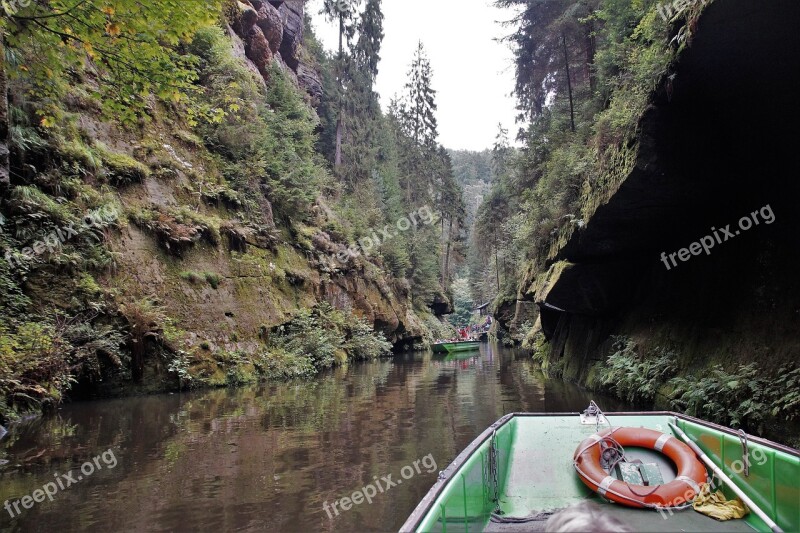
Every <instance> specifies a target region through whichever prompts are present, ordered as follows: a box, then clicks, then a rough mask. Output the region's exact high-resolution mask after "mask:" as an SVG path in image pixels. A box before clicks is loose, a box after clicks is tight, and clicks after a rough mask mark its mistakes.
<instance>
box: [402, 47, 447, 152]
mask: <svg viewBox="0 0 800 533" xmlns="http://www.w3.org/2000/svg"><path fill="white" fill-rule="evenodd" d="M408 80H409V81H408V83H406V85H405V91H406V92H405V99H404V101H403V104H404V105H403V107H402V114H401V118H402V121H403V126H404V128H405V130H406V133H407V134H408V135H409V136H410V137H411V138H412V139H413V140H414V142H415V143H416V144H417V145H419V146H427V147H432V146H435V145H436V139H437V138H438V137H439V132H438V127H439V126H438V123H437V122H436V109H437V106H436V91H435V90H434V89H433V69H432V68H431V62H430V60H429V59H428V57H427V55H426V54H425V47H424V46H423V44H422V41H420V42H419V45H418V46H417V50H416V52H415V53H414V59H413V61H412V63H411V69H410V70H409V71H408Z"/></svg>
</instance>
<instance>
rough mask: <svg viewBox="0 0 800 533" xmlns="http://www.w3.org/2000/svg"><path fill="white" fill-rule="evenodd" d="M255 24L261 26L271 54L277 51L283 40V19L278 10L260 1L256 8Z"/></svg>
mask: <svg viewBox="0 0 800 533" xmlns="http://www.w3.org/2000/svg"><path fill="white" fill-rule="evenodd" d="M256 25H257V26H258V27H259V28H261V31H263V32H264V36H265V37H266V38H267V41H269V49H270V51H272V53H273V54H274V53H275V52H277V51H278V49H279V48H280V46H281V43H282V42H283V20H282V19H281V16H280V14H279V13H278V10H277V9H275V8H274V7H273V6H272V5H271V4H269V3H267V2H263V3H261V7H259V8H258V19H257V20H256Z"/></svg>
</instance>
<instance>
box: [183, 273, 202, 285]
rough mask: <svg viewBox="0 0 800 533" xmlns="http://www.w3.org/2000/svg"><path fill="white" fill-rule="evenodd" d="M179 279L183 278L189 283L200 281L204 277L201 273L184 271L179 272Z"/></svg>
mask: <svg viewBox="0 0 800 533" xmlns="http://www.w3.org/2000/svg"><path fill="white" fill-rule="evenodd" d="M180 276H181V279H185V280H186V281H188V282H189V283H195V284H197V283H200V282H201V281H202V280H203V279H204V278H203V275H202V274H199V273H197V272H192V271H184V272H181V273H180Z"/></svg>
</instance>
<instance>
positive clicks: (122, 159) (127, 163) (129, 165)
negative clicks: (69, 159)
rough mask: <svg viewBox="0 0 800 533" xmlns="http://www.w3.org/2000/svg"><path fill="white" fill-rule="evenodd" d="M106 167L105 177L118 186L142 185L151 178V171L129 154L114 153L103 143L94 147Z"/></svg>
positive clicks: (98, 143)
mask: <svg viewBox="0 0 800 533" xmlns="http://www.w3.org/2000/svg"><path fill="white" fill-rule="evenodd" d="M94 148H95V150H96V152H97V153H98V154H99V156H100V160H101V161H102V163H103V166H104V167H105V177H106V178H107V179H108V180H109V182H111V183H112V184H114V185H116V186H124V185H130V184H132V183H141V182H143V181H144V180H145V179H146V178H147V177H148V176H150V169H149V168H147V167H146V166H145V165H143V164H142V163H140V162H139V161H137V160H135V159H134V158H132V157H131V156H129V155H127V154H123V153H120V152H114V151H113V150H111V149H110V148H109V147H108V146H106V145H105V144H103V143H101V142H96V143H95V146H94Z"/></svg>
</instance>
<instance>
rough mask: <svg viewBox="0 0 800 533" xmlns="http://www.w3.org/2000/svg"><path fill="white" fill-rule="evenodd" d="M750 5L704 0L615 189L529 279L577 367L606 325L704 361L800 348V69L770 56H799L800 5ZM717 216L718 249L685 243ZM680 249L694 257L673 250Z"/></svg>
mask: <svg viewBox="0 0 800 533" xmlns="http://www.w3.org/2000/svg"><path fill="white" fill-rule="evenodd" d="M746 6H747V3H746V2H744V1H743V0H730V1H727V2H716V3H713V4H710V5H709V7H708V8H707V9H706V11H704V13H703V15H702V18H701V20H700V24H699V25H698V28H699V29H698V30H697V32H696V33H695V34H694V36H693V38H692V43H691V46H690V47H687V48H686V49H685V50H684V51H683V52H682V55H681V57H680V61H679V62H678V63H677V67H676V68H677V70H676V72H675V75H674V76H673V79H674V83H672V85H671V86H670V87H669V90H667V89H666V88H662V89H661V90H659V91H658V92H656V93H655V94H654V95H653V97H652V99H651V105H650V106H649V108H648V110H647V111H646V112H645V114H644V115H643V116H642V117H641V120H640V123H639V126H640V131H641V133H640V135H639V138H638V139H637V144H636V146H635V147H633V148H631V150H630V157H629V158H626V160H624V161H623V160H622V159H621V160H620V161H618V162H617V164H616V166H617V167H619V169H620V172H619V173H618V175H619V179H618V180H617V179H616V178H615V179H614V180H613V183H614V186H613V188H609V189H608V196H607V197H606V198H603V199H602V201H598V204H597V208H596V209H595V210H594V212H593V214H592V215H591V217H589V218H588V219H587V220H586V221H585V225H582V226H581V227H580V228H576V229H574V230H573V231H572V232H571V234H570V235H569V236H568V238H565V239H564V240H563V241H561V242H560V243H558V244H557V245H555V246H554V248H553V249H551V253H550V255H549V256H548V257H547V258H546V259H541V258H540V260H539V264H538V265H536V267H535V268H532V269H531V274H530V276H529V279H527V280H526V282H525V283H524V284H523V286H522V287H521V290H520V297H521V298H524V299H526V300H527V301H531V302H535V303H536V304H538V307H539V310H540V315H539V319H540V321H539V323H538V327H539V329H540V331H541V332H542V333H544V334H545V336H546V337H547V338H548V339H550V341H551V342H550V348H549V352H550V353H549V355H548V357H549V360H550V361H559V362H561V368H563V369H564V374H565V376H566V377H567V378H569V379H574V380H578V381H584V380H589V379H590V375H591V371H590V370H591V368H592V365H594V364H595V363H596V362H597V361H598V360H602V359H604V358H605V357H606V356H607V355H608V353H609V351H608V350H609V346H608V341H607V339H608V338H609V336H610V335H623V336H626V337H630V338H633V339H634V340H636V341H637V342H638V343H639V345H640V347H641V348H642V349H643V350H644V351H645V352H646V351H647V350H650V349H655V348H656V347H657V346H659V345H660V346H661V347H663V346H669V347H670V348H672V349H674V351H675V352H676V353H677V354H680V359H681V360H680V364H681V367H682V370H686V369H691V370H692V371H695V372H696V371H703V369H705V368H707V367H708V366H710V365H712V364H714V363H721V364H724V365H726V366H729V365H733V364H737V363H749V362H752V361H758V362H759V365H761V367H763V368H764V369H769V368H770V367H772V368H777V367H778V366H779V365H780V364H782V363H783V362H786V361H790V360H793V359H796V357H797V355H796V354H797V353H798V347H799V345H798V341H797V331H800V305H798V303H797V302H799V301H800V280H798V277H797V275H796V272H797V270H798V269H800V250H798V248H797V245H796V242H797V237H796V235H797V232H798V228H800V214H798V211H797V209H796V207H795V206H794V198H796V197H797V196H798V195H800V184H798V182H797V180H786V179H785V178H784V176H790V175H791V176H796V175H798V173H800V168H798V167H800V164H799V163H798V160H797V158H786V157H785V154H787V153H793V151H796V146H794V143H795V141H791V140H790V139H789V137H788V136H786V135H785V133H784V131H785V129H784V128H785V125H786V124H793V123H795V122H796V121H798V120H800V116H798V115H800V110H798V107H797V106H796V105H793V104H792V103H791V102H792V101H793V99H794V98H795V95H796V94H797V91H798V90H800V73H798V71H797V69H795V70H793V71H792V74H791V75H789V76H788V77H786V79H784V78H783V76H782V75H781V74H780V73H779V72H777V71H775V69H774V68H773V64H774V63H773V62H772V60H771V59H770V58H777V57H780V58H781V61H785V62H786V63H787V64H789V63H794V64H796V63H798V61H800V51H798V49H797V48H796V47H795V48H792V47H789V46H788V43H792V42H795V41H796V36H795V31H796V30H795V29H794V28H793V26H792V25H791V24H789V23H788V22H787V21H788V20H792V19H794V20H796V19H797V16H798V15H800V9H799V8H798V5H797V3H796V2H789V1H783V0H780V1H776V2H775V3H772V4H770V7H769V8H765V9H763V10H759V11H758V13H753V14H752V16H750V17H748V18H746V19H736V17H735V14H736V13H737V12H739V10H742V9H746ZM734 20H735V21H734ZM759 27H769V28H770V39H769V40H759V36H758V30H757V29H756V28H759ZM734 43H735V44H734ZM756 43H757V44H756ZM756 92H758V93H763V94H769V98H768V99H767V100H768V101H765V102H764V106H763V108H760V109H759V111H758V113H755V112H754V113H749V112H748V113H739V112H734V110H742V109H745V108H746V107H747V102H748V99H749V97H750V95H752V94H753V93H756ZM754 131H758V132H759V135H757V136H754V135H753V134H752V132H754ZM613 171H615V169H613V168H612V169H611V170H610V171H609V175H610V172H613ZM772 215H774V217H773V216H772ZM754 217H757V218H758V219H759V223H758V224H751V222H752V220H753V219H754ZM769 220H772V222H769V223H767V222H768V221H769ZM750 226H752V227H750ZM712 228H718V230H717V233H718V234H720V236H721V238H720V239H719V240H718V241H717V242H715V243H714V247H713V248H712V249H711V250H710V251H709V252H704V251H703V250H701V249H700V248H699V244H698V247H696V249H695V251H696V252H697V253H695V251H693V252H691V253H690V252H689V248H690V247H691V245H692V244H693V243H698V242H699V241H700V240H701V239H702V238H704V237H705V236H709V242H713V241H714V238H713V237H710V236H711V235H713V234H714V232H713V230H712ZM721 228H726V229H727V228H729V229H730V232H731V234H732V235H734V236H733V237H731V238H730V239H726V237H725V236H723V235H722V232H721V231H720V230H719V229H721ZM723 239H726V240H723ZM683 249H685V253H684V254H682V255H683V256H684V257H686V258H687V259H680V255H678V258H679V259H678V260H677V261H675V262H670V260H669V257H670V255H672V256H675V255H677V254H676V253H677V252H679V251H680V250H683ZM662 254H663V255H662Z"/></svg>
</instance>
